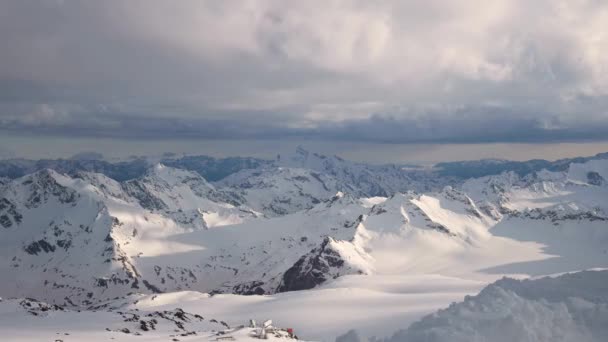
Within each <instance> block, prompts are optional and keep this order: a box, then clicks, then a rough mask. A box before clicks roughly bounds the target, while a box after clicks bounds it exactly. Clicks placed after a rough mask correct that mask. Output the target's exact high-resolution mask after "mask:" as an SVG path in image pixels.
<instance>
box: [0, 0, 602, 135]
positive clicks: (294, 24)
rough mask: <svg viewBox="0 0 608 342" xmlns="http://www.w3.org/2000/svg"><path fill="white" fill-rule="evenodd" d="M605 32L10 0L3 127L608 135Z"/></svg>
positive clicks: (443, 13) (274, 2) (569, 24)
mask: <svg viewBox="0 0 608 342" xmlns="http://www.w3.org/2000/svg"><path fill="white" fill-rule="evenodd" d="M607 23H608V3H606V2H605V1H599V0H582V1H565V0H564V1H561V0H558V1H554V0H539V1H534V2H530V1H524V0H499V1H492V2H488V1H480V0H468V1H460V2H457V3H456V2H454V3H452V2H450V3H446V2H445V1H440V0H429V1H424V2H420V1H414V0H411V1H410V0H405V1H403V0H400V1H396V0H385V1H377V2H368V1H360V0H330V1H327V0H324V1H316V0H310V1H300V2H289V3H286V2H284V1H279V0H258V1H256V0H244V1H236V0H215V1H214V0H200V1H199V0H197V1H189V0H184V1H179V2H175V1H157V0H145V1H144V0H133V1H119V0H106V1H72V0H42V1H34V0H7V1H2V2H0V129H2V130H4V131H5V132H11V133H13V134H35V135H40V134H46V135H56V136H57V135H58V136H100V137H120V138H132V139H143V138H162V139H171V138H184V137H186V138H201V139H209V138H212V139H226V138H238V139H261V138H264V139H275V138H281V139H283V138H298V139H300V138H304V139H327V140H345V141H349V140H352V141H369V142H391V143H392V142H399V143H401V142H495V141H505V142H517V141H522V142H542V141H577V140H596V139H597V140H602V139H605V137H606V136H608V134H607V133H608V127H607V126H608V101H607V100H606V99H607V97H608V72H607V70H608V59H606V58H605V56H606V54H608V24H607Z"/></svg>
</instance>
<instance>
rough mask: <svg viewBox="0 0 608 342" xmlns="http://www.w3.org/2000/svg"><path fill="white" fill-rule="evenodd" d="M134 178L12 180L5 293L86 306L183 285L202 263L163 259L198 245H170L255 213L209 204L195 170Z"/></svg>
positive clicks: (2, 214) (4, 232)
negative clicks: (190, 234) (187, 234)
mask: <svg viewBox="0 0 608 342" xmlns="http://www.w3.org/2000/svg"><path fill="white" fill-rule="evenodd" d="M138 182H139V183H138V186H136V185H133V183H131V182H128V183H118V182H116V181H114V180H111V179H109V178H107V177H105V176H103V175H100V174H89V173H80V174H79V177H78V178H71V177H68V176H66V175H61V174H59V173H57V172H55V171H52V170H43V171H39V172H36V173H33V174H31V175H28V176H25V177H22V178H19V179H16V180H14V181H12V182H9V183H8V184H6V185H5V186H4V187H3V189H2V197H1V198H0V224H1V225H2V229H1V230H0V237H1V242H0V255H1V256H2V260H1V261H0V270H1V271H2V274H4V275H5V276H6V277H7V279H14V281H11V282H1V284H0V290H1V292H2V293H3V295H6V296H24V295H30V296H37V297H42V298H45V299H47V300H49V301H51V302H53V303H62V304H63V303H68V304H72V303H73V304H87V303H89V304H90V303H92V300H95V301H98V300H103V299H104V298H113V297H114V296H117V295H124V294H125V293H128V292H131V291H143V292H160V291H166V290H175V289H181V288H187V287H189V286H192V285H193V284H195V283H196V282H197V278H196V275H195V273H196V272H197V271H196V266H197V265H196V264H195V263H193V262H191V263H187V262H185V260H176V259H171V258H166V259H164V258H160V259H158V256H160V255H163V254H167V252H168V251H169V250H170V251H171V253H187V252H188V251H190V250H191V249H192V248H189V247H188V246H187V245H184V244H179V243H174V242H171V241H164V239H165V238H166V237H168V236H171V235H173V234H180V233H185V232H187V231H190V230H195V229H205V228H214V227H219V226H222V225H225V224H233V223H235V222H243V221H245V220H248V219H252V218H255V217H256V216H258V214H257V213H255V212H252V211H251V210H249V209H246V208H242V207H235V206H233V205H231V204H228V203H222V202H215V201H213V198H216V196H215V195H214V194H215V193H214V189H213V188H212V187H211V186H209V184H208V183H206V182H205V181H204V179H202V178H200V176H198V175H196V174H192V173H188V172H185V171H179V170H173V169H165V168H163V167H162V166H157V167H156V168H155V169H153V170H150V172H149V173H148V174H147V175H146V177H144V178H142V179H141V180H138ZM133 189H137V190H139V192H136V191H135V190H133ZM186 203H187V205H186ZM182 208H183V209H182ZM161 270H162V272H161ZM154 284H156V285H154Z"/></svg>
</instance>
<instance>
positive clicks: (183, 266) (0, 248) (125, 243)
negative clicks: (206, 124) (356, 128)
mask: <svg viewBox="0 0 608 342" xmlns="http://www.w3.org/2000/svg"><path fill="white" fill-rule="evenodd" d="M277 163H283V164H282V165H281V166H279V165H270V166H269V165H265V166H264V167H261V168H256V169H250V170H241V171H239V172H237V173H234V174H232V175H230V176H228V177H226V178H225V179H223V180H221V181H219V182H215V183H213V184H212V183H209V182H207V181H206V180H205V179H204V178H203V177H201V176H200V175H199V174H198V173H195V172H190V171H185V170H180V169H175V168H171V167H168V166H164V165H162V164H158V165H155V166H153V167H151V168H149V169H148V170H146V172H144V173H143V174H142V175H141V176H140V177H138V178H135V179H131V180H127V181H123V182H118V181H116V180H113V179H110V178H108V177H106V176H104V175H102V174H99V173H89V172H75V173H73V174H71V175H66V174H61V173H58V172H56V171H52V170H42V171H38V172H35V173H32V174H29V175H26V176H24V177H21V178H17V179H14V180H10V181H8V182H7V183H5V184H4V185H0V189H1V192H0V257H1V258H0V273H1V274H3V275H4V279H7V280H2V281H0V295H2V296H3V297H34V298H36V299H39V300H43V301H45V302H49V303H51V304H62V305H63V304H68V305H72V306H77V307H100V305H105V304H104V303H110V302H112V304H111V305H114V306H115V305H117V303H120V302H121V301H122V302H123V303H127V304H128V305H136V303H135V302H137V301H139V300H140V299H142V298H146V300H151V299H150V298H152V297H150V296H155V295H156V296H158V295H160V294H161V293H164V294H163V295H162V296H165V297H167V296H169V297H170V296H172V293H182V292H179V291H185V290H189V291H193V292H191V293H193V294H197V295H196V296H194V297H196V298H198V297H197V296H198V294H200V293H209V294H212V297H213V298H214V299H213V300H214V301H221V299H222V298H225V299H226V298H230V300H231V301H233V303H234V305H235V310H237V309H236V308H240V309H243V307H242V306H241V305H246V303H249V301H255V303H258V299H242V298H243V297H241V296H231V294H238V295H256V294H257V295H261V294H264V295H265V296H263V297H260V298H265V299H264V300H268V301H274V300H275V299H276V300H277V301H278V302H277V303H282V299H281V298H297V300H298V301H300V302H303V303H305V304H306V303H311V301H313V300H314V299H313V298H314V297H315V294H316V293H319V294H323V296H325V297H322V298H334V297H332V296H334V295H335V296H338V297H339V298H343V299H344V300H347V298H349V293H350V295H353V293H354V296H359V295H360V296H363V297H364V298H367V300H372V299H370V298H378V300H380V299H379V298H381V301H382V302H383V303H385V304H386V303H388V302H390V298H391V296H392V295H393V294H395V295H396V294H397V293H398V294H399V296H401V295H403V296H404V297H399V298H398V299H399V303H410V300H411V299H410V297H408V296H410V295H411V294H412V293H417V291H418V292H420V293H427V292H425V291H426V288H429V289H430V290H429V291H434V289H438V288H437V287H436V286H439V285H435V283H434V282H436V281H444V282H447V283H446V284H448V285H446V286H448V287H449V288H448V289H445V288H441V291H442V292H441V297H440V298H444V300H447V299H448V298H449V300H450V301H452V300H454V299H457V298H454V295H455V294H458V295H459V294H461V293H462V291H465V290H462V289H466V291H471V289H473V290H477V289H478V288H479V287H481V285H483V284H487V283H489V282H491V281H494V280H496V279H497V278H499V277H502V276H503V275H511V276H514V277H527V276H537V275H547V274H552V273H559V272H567V271H575V270H581V269H588V268H595V267H606V264H607V262H608V261H607V260H608V259H607V256H606V255H607V254H606V247H605V246H606V244H607V243H608V230H607V229H606V228H607V227H608V226H607V222H608V215H607V213H608V206H607V204H606V203H607V202H606V199H608V183H607V182H606V180H607V179H608V160H590V161H587V162H585V163H581V164H576V163H572V164H570V166H569V168H568V169H567V170H565V171H546V170H543V171H539V172H534V173H530V174H527V175H523V176H522V175H519V174H517V173H514V172H506V173H503V174H500V175H495V176H487V177H482V178H477V179H471V180H468V181H466V182H464V183H463V184H461V183H460V182H456V183H454V184H453V185H452V186H442V187H441V188H440V189H437V190H433V191H428V192H420V191H397V190H396V188H392V186H393V182H394V184H398V183H399V181H398V179H399V177H401V176H399V175H398V174H399V172H398V171H397V170H396V169H395V170H393V169H390V167H389V168H387V169H384V168H385V167H384V166H381V167H378V169H377V170H378V171H377V172H374V171H373V170H374V168H375V166H373V167H372V166H369V167H364V166H362V165H359V164H356V163H350V162H346V161H343V160H341V159H339V158H337V157H332V158H328V157H322V156H320V155H314V154H310V153H308V152H306V151H303V150H299V151H298V152H297V153H296V155H295V156H293V158H289V160H285V159H283V158H281V160H279V161H277ZM353 170H354V171H353ZM382 170H384V171H382ZM387 170H388V171H387ZM390 170H393V171H395V172H396V174H395V175H394V176H390V175H391V172H392V171H390ZM426 181H428V179H425V180H424V182H426ZM424 182H423V183H424ZM409 184H412V183H409ZM420 184H422V183H420ZM429 184H430V183H429ZM439 184H440V182H438V183H435V184H434V185H432V188H436V187H438V185H439ZM399 186H402V187H403V188H404V189H406V188H407V187H408V185H403V184H402V185H399ZM378 189H384V190H381V191H387V192H389V190H390V192H391V194H390V195H389V196H384V197H370V196H369V193H368V192H371V193H376V191H377V190H378ZM406 190H407V189H406ZM378 191H380V190H378ZM395 191H396V192H395ZM392 192H395V193H392ZM581 251H584V253H581ZM427 282H430V283H427ZM403 284H407V286H405V285H403ZM450 284H454V286H456V287H455V288H451V287H450V286H452V285H450ZM351 289H355V290H352V291H351ZM349 291H350V292H349ZM353 291H354V292H353ZM450 291H451V292H450ZM199 292H200V293H199ZM308 293H310V294H308ZM141 296H147V297H141ZM199 299H200V298H199ZM199 299H196V300H199ZM396 299H397V298H396ZM205 300H207V299H205ZM314 302H315V303H317V304H318V302H316V301H314ZM433 303H435V304H433V305H434V306H432V307H427V306H424V310H427V311H424V312H422V311H420V310H421V309H418V311H416V315H418V316H416V317H410V316H408V317H409V318H408V319H413V318H420V315H421V314H422V313H428V312H430V311H428V310H430V309H433V310H434V309H436V308H437V307H438V306H437V305H440V304H441V305H443V304H445V302H444V301H439V302H433ZM127 304H125V305H127ZM256 305H258V304H256ZM259 305H261V306H263V304H261V302H259ZM264 305H267V306H268V305H269V304H264ZM277 305H279V304H277ZM281 305H283V304H281ZM353 305H356V304H353ZM214 307H215V308H219V307H220V306H214ZM281 308H282V309H281ZM324 308H325V307H324ZM240 309H239V310H240ZM325 309H327V308H325ZM330 309H331V308H330ZM394 309H395V311H391V312H398V311H397V308H394ZM245 310H246V309H245ZM272 310H274V311H273V312H279V313H280V312H284V311H281V310H287V307H286V306H278V307H274V306H272ZM277 310H278V311H277ZM311 310H316V309H315V308H312V309H311ZM330 311H331V310H330ZM226 315H227V316H226V317H229V318H230V317H232V320H230V322H229V323H231V324H234V322H235V321H237V319H236V318H238V320H239V321H242V320H243V319H245V317H243V316H238V317H237V316H235V311H230V312H226ZM369 315H372V316H373V317H380V316H381V312H380V311H379V312H377V313H369ZM374 315H376V316H374ZM218 318H220V319H221V318H222V317H218ZM226 319H227V320H229V319H228V318H226ZM316 322H317V325H319V324H321V325H322V324H323V323H322V322H318V321H316ZM348 322H349V321H345V323H344V324H346V323H348ZM286 323H287V324H289V325H291V324H292V322H291V321H289V322H286ZM390 327H392V328H394V329H393V330H391V331H394V330H396V329H397V327H402V326H397V325H396V323H395V322H392V323H391V325H390ZM340 328H342V326H340ZM328 329H329V328H328ZM331 329H333V330H331V334H334V333H336V331H337V330H338V327H334V328H331ZM374 329H375V328H374V326H373V325H370V326H369V327H368V330H366V331H371V332H375V331H376V330H374ZM328 331H329V330H328ZM343 331H345V330H342V331H340V332H343ZM327 334H330V332H328V333H327ZM311 336H314V337H318V336H322V337H325V336H330V335H311ZM331 336H335V335H331Z"/></svg>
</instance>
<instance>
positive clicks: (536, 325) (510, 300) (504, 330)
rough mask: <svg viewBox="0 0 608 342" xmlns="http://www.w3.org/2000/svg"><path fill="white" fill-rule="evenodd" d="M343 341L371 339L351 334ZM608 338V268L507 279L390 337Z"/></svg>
mask: <svg viewBox="0 0 608 342" xmlns="http://www.w3.org/2000/svg"><path fill="white" fill-rule="evenodd" d="M339 340H340V341H341V342H355V341H357V340H359V341H361V340H365V339H361V338H359V339H358V338H357V334H356V333H352V332H351V333H350V334H348V335H345V336H343V337H342V338H340V339H339ZM607 340H608V271H585V272H579V273H573V274H566V275H562V276H559V277H555V278H542V279H537V280H523V281H521V280H514V279H507V278H505V279H502V280H500V281H497V282H496V283H494V284H491V285H489V286H488V287H486V288H484V289H483V290H482V291H481V292H480V293H479V294H478V295H477V296H467V297H466V298H465V300H464V301H463V302H460V303H456V304H452V305H450V307H448V308H447V309H443V310H439V311H438V312H436V313H434V314H432V315H429V316H426V317H424V318H423V319H422V320H420V321H418V322H416V323H414V324H412V325H411V326H410V327H409V328H408V329H405V330H401V331H398V332H396V333H395V334H394V335H393V336H392V337H390V338H387V339H384V340H383V341H384V342H512V341H523V342H570V341H577V342H601V341H607Z"/></svg>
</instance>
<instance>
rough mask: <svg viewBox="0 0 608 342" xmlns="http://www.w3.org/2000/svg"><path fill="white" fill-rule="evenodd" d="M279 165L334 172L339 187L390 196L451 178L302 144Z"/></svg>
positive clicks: (428, 187)
mask: <svg viewBox="0 0 608 342" xmlns="http://www.w3.org/2000/svg"><path fill="white" fill-rule="evenodd" d="M276 163H277V165H280V166H284V167H293V168H302V169H309V170H314V171H316V172H319V173H322V174H326V175H330V176H332V177H334V178H336V179H337V180H339V185H340V186H342V187H344V188H338V189H337V190H338V191H344V192H347V191H348V190H349V189H347V188H345V186H347V185H348V186H350V187H353V188H354V189H356V190H357V191H358V192H359V193H360V194H361V195H365V196H367V197H373V196H390V195H392V194H394V193H397V192H407V191H417V192H424V191H433V190H438V189H441V188H442V187H443V186H445V185H448V183H449V182H450V181H451V180H450V179H449V178H448V177H444V178H441V177H437V175H434V174H432V173H431V172H429V171H428V170H422V169H421V170H413V169H406V168H404V167H403V166H400V165H393V164H387V165H370V164H364V163H356V162H351V161H347V160H344V159H342V158H340V157H338V156H331V157H330V156H324V155H321V154H318V153H314V152H310V151H307V150H305V149H304V148H302V147H298V148H297V149H296V151H295V153H294V154H292V155H287V156H279V157H278V159H277V160H276Z"/></svg>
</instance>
